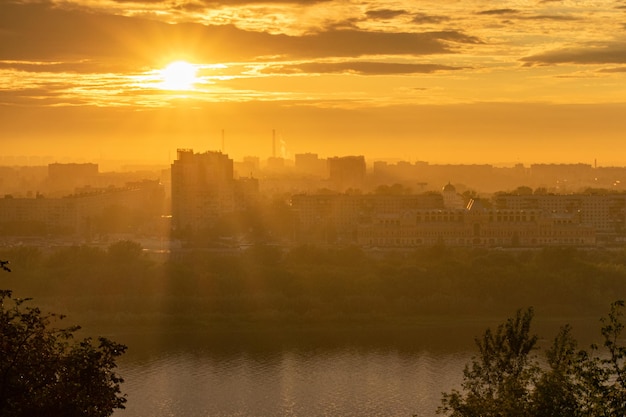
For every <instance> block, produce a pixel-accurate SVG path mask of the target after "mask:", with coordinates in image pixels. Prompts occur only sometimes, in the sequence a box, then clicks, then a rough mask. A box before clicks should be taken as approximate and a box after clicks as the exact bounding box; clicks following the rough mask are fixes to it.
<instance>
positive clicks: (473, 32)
mask: <svg viewBox="0 0 626 417" xmlns="http://www.w3.org/2000/svg"><path fill="white" fill-rule="evenodd" d="M174 62H178V64H175V65H173V66H170V64H172V63H174ZM0 126H1V128H0V146H1V147H0V157H4V158H5V159H6V160H9V159H7V158H9V157H10V156H26V157H30V158H31V159H30V160H38V159H37V158H43V157H45V158H48V159H49V158H53V159H59V160H61V158H65V159H63V160H68V159H67V158H69V159H75V160H77V161H88V162H93V161H95V162H97V160H99V159H100V160H102V159H127V160H141V161H146V162H148V161H153V162H157V163H169V162H171V160H172V159H173V158H175V155H176V150H177V149H179V148H185V149H193V150H194V151H196V152H205V151H212V150H221V151H223V152H225V153H227V154H229V156H231V157H232V158H233V159H235V160H238V159H240V158H242V157H244V156H247V155H257V156H260V157H261V158H267V157H269V156H272V155H276V156H284V157H289V158H291V157H293V156H294V155H295V154H298V153H305V152H312V153H317V154H319V155H320V157H330V156H345V155H366V157H367V158H368V159H369V160H371V159H375V158H390V159H391V158H396V159H404V160H408V161H429V162H431V163H493V164H512V163H526V164H530V163H549V162H555V163H577V162H583V163H589V164H593V163H594V161H597V164H598V165H601V166H610V165H618V166H626V140H624V139H626V0H616V1H607V0H604V1H593V0H589V1H587V0H534V1H533V0H501V1H478V0H437V1H429V0H424V1H406V0H404V1H393V0H339V1H324V0H273V1H271V0H265V1H264V0H231V1H212V0H137V1H135V0H0ZM274 141H276V143H278V145H277V146H274ZM0 162H2V160H0Z"/></svg>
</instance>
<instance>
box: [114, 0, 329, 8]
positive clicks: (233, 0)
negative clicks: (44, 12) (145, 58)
mask: <svg viewBox="0 0 626 417" xmlns="http://www.w3.org/2000/svg"><path fill="white" fill-rule="evenodd" d="M114 1H115V2H116V3H136V2H137V0H114ZM329 1H332V0H228V1H215V0H196V2H195V3H188V4H191V5H192V7H193V5H201V6H202V7H212V8H219V7H224V6H242V5H255V4H263V5H271V4H301V5H303V6H307V5H310V4H316V3H326V2H329ZM141 2H142V3H156V4H176V2H172V1H171V0H141Z"/></svg>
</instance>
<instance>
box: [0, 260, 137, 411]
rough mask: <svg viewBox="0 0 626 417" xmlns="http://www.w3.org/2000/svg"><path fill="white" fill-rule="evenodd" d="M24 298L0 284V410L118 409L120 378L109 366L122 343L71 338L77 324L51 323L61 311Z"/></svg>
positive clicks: (120, 403) (121, 349)
mask: <svg viewBox="0 0 626 417" xmlns="http://www.w3.org/2000/svg"><path fill="white" fill-rule="evenodd" d="M2 266H6V264H5V263H4V261H3V262H2ZM28 301H29V299H20V298H14V297H13V296H12V292H11V291H10V290H0V415H2V416H5V415H6V416H15V417H27V416H28V417H44V416H45V417H82V416H85V417H105V416H110V415H111V414H112V413H113V411H114V410H115V409H123V408H124V403H125V402H126V398H125V396H124V395H122V394H121V391H120V384H121V383H122V382H123V379H122V378H121V377H119V376H118V375H117V374H116V373H115V372H114V370H115V368H116V367H117V365H116V363H115V360H116V358H117V357H119V356H120V355H122V354H123V353H124V351H125V350H126V346H124V345H121V344H118V343H115V342H113V341H111V340H109V339H106V338H103V337H100V338H98V339H97V341H96V340H93V339H92V338H85V339H83V340H81V341H75V340H74V333H75V332H76V331H78V330H79V329H80V327H79V326H71V327H67V328H56V327H53V323H54V322H56V321H58V320H62V319H63V318H64V316H62V315H57V314H54V313H42V312H41V310H40V309H39V308H37V307H28V306H26V305H25V304H26V302H28Z"/></svg>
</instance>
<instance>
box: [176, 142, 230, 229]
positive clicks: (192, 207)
mask: <svg viewBox="0 0 626 417" xmlns="http://www.w3.org/2000/svg"><path fill="white" fill-rule="evenodd" d="M233 182H234V180H233V160H232V159H230V158H228V155H226V154H223V153H221V152H205V153H194V152H193V150H191V149H179V150H178V159H177V160H175V161H174V163H173V164H172V227H173V228H174V229H176V230H186V229H191V230H197V229H199V228H203V227H210V226H213V225H214V224H215V222H216V221H217V219H218V218H219V216H220V215H222V214H224V213H230V212H232V211H233V210H234V209H235V195H234V183H233Z"/></svg>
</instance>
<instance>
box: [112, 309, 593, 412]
mask: <svg viewBox="0 0 626 417" xmlns="http://www.w3.org/2000/svg"><path fill="white" fill-rule="evenodd" d="M494 323H495V322H493V321H484V320H480V321H466V322H463V321H461V322H459V321H445V320H444V321H436V322H432V323H426V324H422V325H419V326H416V327H407V328H402V327H399V328H394V329H392V330H390V329H385V328H380V329H375V328H374V329H372V328H367V329H366V330H364V329H361V328H358V327H357V328H349V329H346V328H339V329H333V330H329V329H323V330H319V329H318V330H314V331H310V330H302V331H294V330H293V329H292V330H290V331H284V330H281V329H280V328H278V329H267V328H264V329H256V330H251V329H246V330H241V331H240V330H223V329H222V330H220V331H206V330H205V329H195V330H193V331H191V330H189V329H187V330H178V331H177V330H172V329H170V330H167V331H165V332H162V331H158V330H155V329H153V330H151V331H148V332H144V333H142V332H130V333H121V334H118V335H111V336H113V337H114V338H115V339H117V340H118V341H121V342H123V343H125V344H127V345H128V348H129V349H128V352H127V353H126V354H125V355H124V356H123V357H122V358H121V359H120V361H119V369H118V371H119V372H118V373H119V374H120V375H121V376H122V377H124V379H125V382H124V384H123V385H122V389H123V392H124V393H126V394H127V398H128V402H127V404H126V409H125V410H119V411H116V412H115V413H114V417H174V416H177V417H178V416H180V417H235V416H236V417H252V416H254V417H258V416H262V417H265V416H268V417H270V416H276V417H282V416H298V417H313V416H316V417H317V416H329V417H330V416H333V417H334V416H345V417H347V416H385V417H393V416H398V417H400V416H404V417H412V416H416V417H432V416H435V415H436V409H437V407H438V406H439V405H440V403H441V394H442V392H444V391H445V392H449V391H450V390H451V389H453V388H459V387H460V384H461V382H462V375H463V368H464V366H465V365H466V364H467V363H469V362H470V361H471V358H472V356H474V355H475V354H476V349H475V345H474V342H473V340H474V337H475V336H478V335H480V334H482V333H483V331H484V330H485V329H486V327H492V328H493V327H495V326H494ZM559 323H560V324H563V323H562V322H560V321H555V322H551V323H548V324H547V325H543V326H541V327H542V328H543V329H542V331H541V332H540V334H548V335H549V336H550V338H551V336H553V335H554V334H555V333H556V329H557V328H558V324H559ZM587 332H588V330H587V331H586V332H585V333H587ZM548 342H549V339H547V338H541V339H540V342H539V346H540V347H542V348H543V347H545V345H546V343H548Z"/></svg>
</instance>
